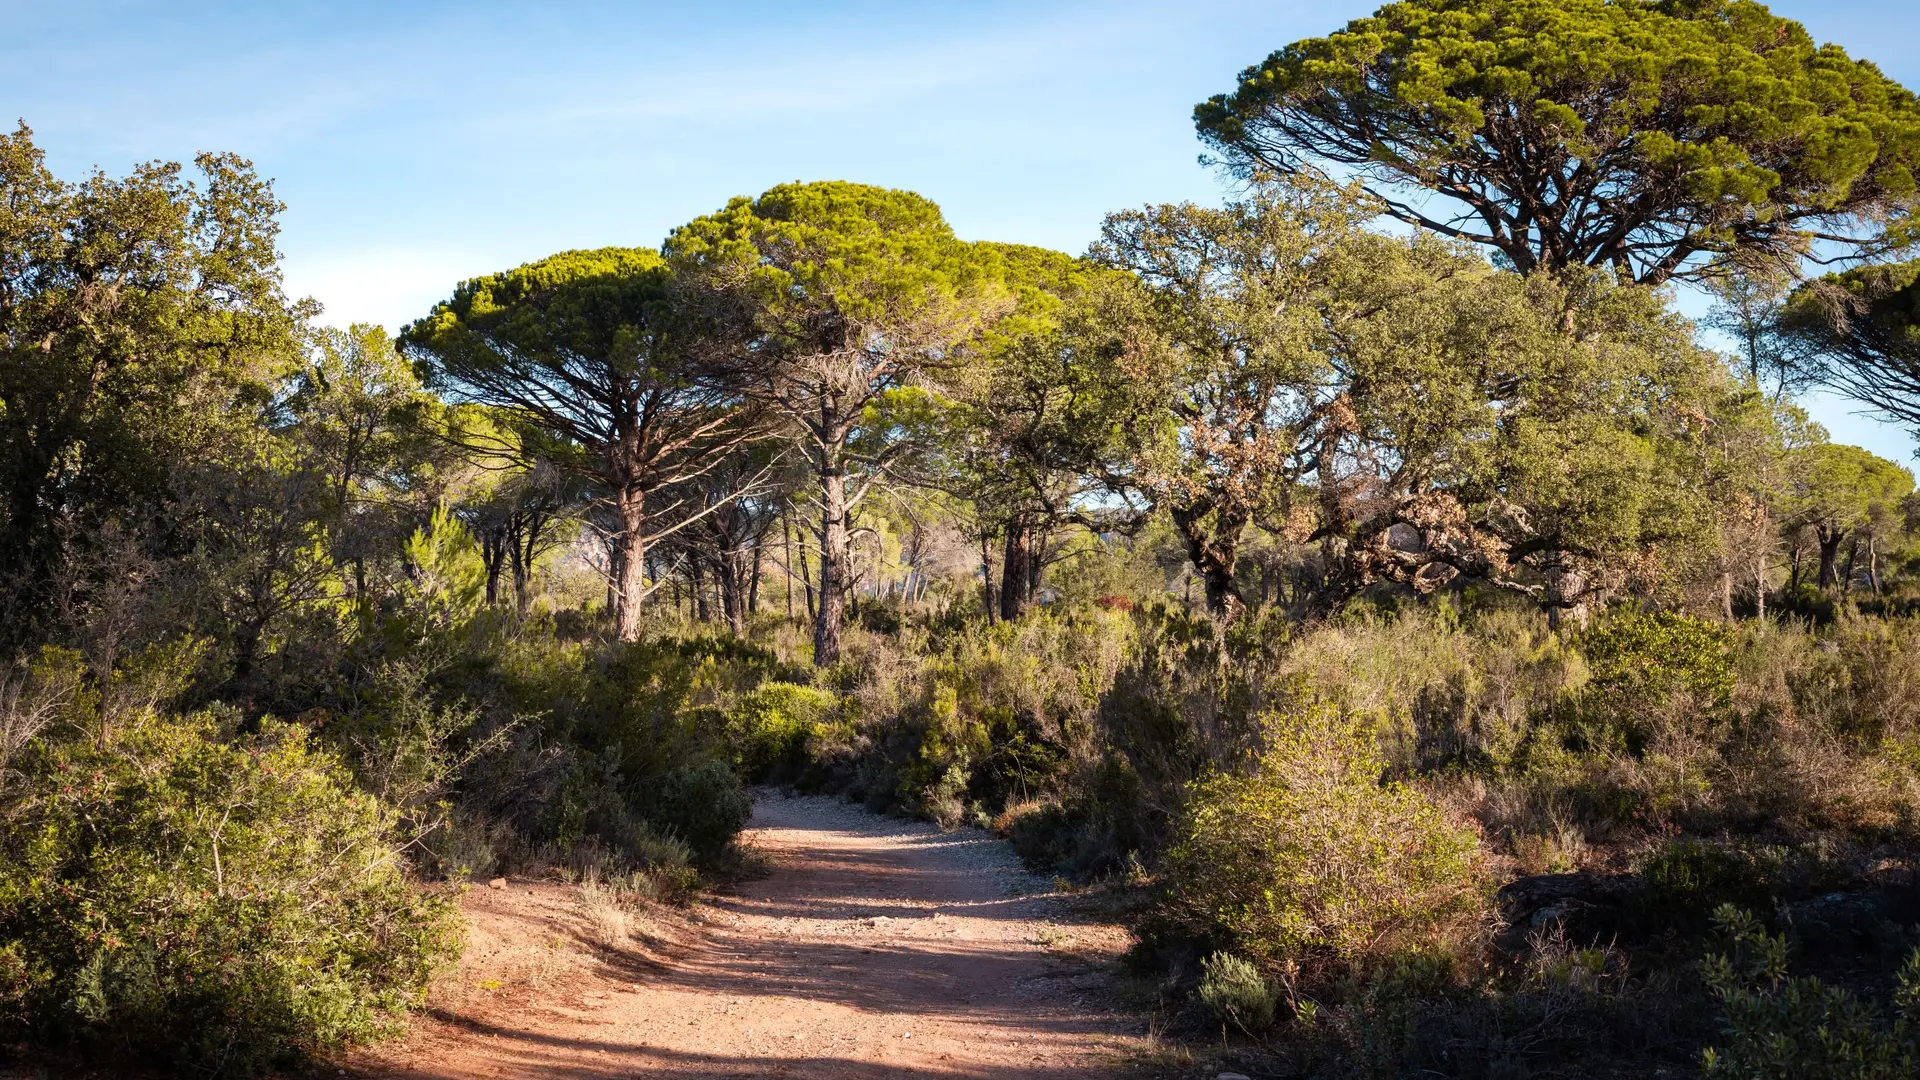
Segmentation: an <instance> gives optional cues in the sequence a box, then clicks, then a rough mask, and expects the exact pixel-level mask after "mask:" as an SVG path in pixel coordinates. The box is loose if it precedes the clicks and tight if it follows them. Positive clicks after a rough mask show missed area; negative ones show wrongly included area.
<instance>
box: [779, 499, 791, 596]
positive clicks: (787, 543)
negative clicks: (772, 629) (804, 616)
mask: <svg viewBox="0 0 1920 1080" xmlns="http://www.w3.org/2000/svg"><path fill="white" fill-rule="evenodd" d="M780 559H781V562H782V563H783V564H784V566H785V569H786V573H785V575H783V576H784V577H785V578H786V579H787V621H788V622H792V621H793V522H792V520H790V519H789V518H788V517H787V515H786V514H785V513H784V512H783V513H782V514H781V515H780Z"/></svg>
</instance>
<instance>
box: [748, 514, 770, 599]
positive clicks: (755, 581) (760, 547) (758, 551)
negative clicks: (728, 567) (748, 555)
mask: <svg viewBox="0 0 1920 1080" xmlns="http://www.w3.org/2000/svg"><path fill="white" fill-rule="evenodd" d="M766 539H767V534H766V533H765V532H762V533H761V534H760V535H759V536H756V537H754V538H753V563H752V565H751V566H749V567H748V573H747V618H749V619H751V618H753V616H754V613H755V612H757V611H759V610H760V567H761V555H762V552H763V551H764V549H765V546H766V544H765V542H766Z"/></svg>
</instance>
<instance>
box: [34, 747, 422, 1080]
mask: <svg viewBox="0 0 1920 1080" xmlns="http://www.w3.org/2000/svg"><path fill="white" fill-rule="evenodd" d="M216 724H217V721H216V718H215V717H213V716H211V715H204V714H203V715H198V716H193V717H185V718H161V717H151V716H150V717H147V718H144V719H142V720H140V721H139V722H138V723H134V724H131V725H129V726H127V727H125V728H123V729H122V730H120V731H119V732H118V733H117V734H116V735H115V737H114V738H113V739H112V740H111V741H106V742H102V741H96V740H94V739H92V738H81V739H74V740H69V741H61V742H43V743H40V744H38V745H37V746H36V749H35V752H34V753H32V754H31V755H30V757H29V760H28V761H27V762H26V763H25V764H24V766H23V770H22V771H23V772H24V774H25V777H26V787H25V791H24V792H23V793H22V795H21V796H20V797H19V798H18V799H17V800H16V801H15V802H14V803H13V804H12V805H11V806H9V807H7V808H6V809H5V811H4V816H3V817H0V867H3V868H4V873H0V957H7V958H8V959H4V960H0V972H4V973H5V974H4V976H0V978H4V980H5V985H4V986H3V987H0V1001H7V1002H9V1003H10V1007H9V1008H8V1009H7V1010H6V1013H5V1015H4V1020H5V1023H6V1024H7V1025H9V1026H12V1027H14V1028H15V1029H16V1030H18V1029H20V1028H25V1029H26V1030H28V1031H31V1032H32V1033H34V1034H35V1035H36V1036H37V1037H41V1038H64V1039H70V1040H73V1041H75V1042H78V1043H80V1044H83V1045H86V1046H89V1047H93V1048H98V1049H101V1050H105V1051H109V1052H114V1053H120V1054H126V1055H130V1056H135V1057H138V1058H140V1059H143V1060H147V1061H155V1060H165V1061H169V1062H173V1063H176V1064H179V1065H184V1066H190V1067H192V1068H194V1069H197V1070H207V1071H210V1072H215V1073H222V1074H235V1073H248V1072H252V1071H255V1070H258V1069H260V1068H263V1067H266V1066H268V1065H270V1064H274V1063H278V1062H283V1061H287V1060H290V1059H293V1058H298V1057H301V1056H306V1055H313V1054H321V1053H326V1052H330V1051H333V1050H335V1049H338V1048H339V1047H341V1046H344V1045H347V1044H349V1043H354V1042H359V1041H363V1040H366V1039H369V1038H372V1037H375V1036H379V1035H384V1034H387V1033H389V1032H391V1031H393V1030H394V1028H395V1024H396V1022H397V1021H398V1019H399V1017H400V1015H401V1014H402V1013H403V1012H404V1011H405V1010H406V1009H408V1008H410V1007H412V1006H414V1005H416V1004H418V1003H419V1002H420V1001H421V1000H422V997H423V995H424V992H425V988H426V982H427V978H428V976H429V975H430V974H431V973H432V971H433V970H434V968H435V967H437V966H438V965H439V964H441V963H442V962H444V961H446V960H448V959H450V958H451V957H453V956H454V955H456V954H457V953H458V949H459V945H458V942H459V926H460V924H459V921H458V918H457V916H456V915H455V913H454V911H453V908H452V905H451V903H450V901H449V899H448V898H446V897H443V896H439V895H435V894H431V893H424V892H419V891H417V890H415V889H414V888H413V886H411V885H410V884H409V883H408V881H407V879H406V874H405V864H404V862H403V861H402V858H401V855H400V851H399V848H398V844H399V843H400V842H401V841H400V838H399V837H397V836H396V830H395V821H394V817H393V814H392V811H391V810H389V809H388V808H386V807H385V806H383V805H382V804H381V803H380V802H379V801H378V800H377V799H375V798H373V797H372V796H369V795H366V794H364V793H361V792H358V791H356V790H355V789H354V787H353V783H352V780H351V777H350V776H349V775H348V774H347V772H346V771H345V769H343V768H342V766H341V765H340V764H339V762H338V761H337V760H336V759H334V758H333V757H332V756H331V755H329V754H327V753H325V752H324V751H320V750H317V749H315V748H313V747H312V746H311V745H310V744H309V742H308V740H307V738H306V736H305V735H304V733H303V732H301V731H300V730H299V729H298V728H294V727H289V726H285V725H272V724H270V725H267V726H265V727H263V729H262V731H261V733H260V734H259V735H257V736H254V737H252V738H249V739H244V740H237V741H228V740H227V739H224V738H222V737H221V733H220V732H219V730H218V729H217V726H216Z"/></svg>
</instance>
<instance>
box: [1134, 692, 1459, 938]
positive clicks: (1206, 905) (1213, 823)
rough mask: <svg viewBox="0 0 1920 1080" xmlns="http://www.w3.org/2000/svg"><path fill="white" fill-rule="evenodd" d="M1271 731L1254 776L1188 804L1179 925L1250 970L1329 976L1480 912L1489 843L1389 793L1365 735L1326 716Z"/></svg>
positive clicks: (1208, 782)
mask: <svg viewBox="0 0 1920 1080" xmlns="http://www.w3.org/2000/svg"><path fill="white" fill-rule="evenodd" d="M1265 720H1266V730H1267V746H1266V748H1265V750H1264V751H1262V752H1261V753H1260V754H1259V755H1258V757H1257V758H1255V759H1254V760H1253V761H1251V762H1249V763H1248V765H1249V767H1248V771H1247V772H1246V773H1245V774H1231V773H1220V774H1216V775H1214V776H1211V777H1209V778H1207V779H1205V780H1203V781H1201V782H1200V783H1199V784H1198V785H1196V787H1195V789H1194V792H1193V794H1192V797H1191V798H1190V800H1189V801H1188V803H1187V810H1186V813H1185V816H1184V818H1183V820H1182V822H1181V828H1180V836H1179V841H1178V843H1177V844H1176V845H1175V846H1174V847H1173V849H1172V851H1171V852H1170V853H1169V855H1168V866H1167V875H1168V879H1169V888H1170V897H1169V900H1170V911H1171V914H1173V916H1174V917H1175V918H1176V919H1178V920H1180V921H1182V922H1184V923H1185V924H1186V925H1187V927H1188V928H1189V929H1190V930H1191V931H1192V932H1194V933H1195V934H1196V936H1200V937H1203V938H1206V939H1209V940H1213V941H1215V942H1216V943H1217V944H1220V945H1224V946H1230V947H1231V948H1233V949H1234V950H1236V951H1239V952H1242V953H1245V954H1247V955H1249V956H1252V957H1255V958H1259V959H1263V960H1267V961H1274V962H1277V961H1292V962H1295V963H1298V964H1300V965H1302V966H1303V967H1305V968H1309V969H1311V968H1323V969H1325V968H1338V967H1344V966H1347V965H1350V964H1357V963H1358V964H1364V963H1365V962H1366V961H1368V960H1370V959H1372V958H1375V957H1379V956H1384V955H1388V954H1391V953H1393V952H1396V951H1398V950H1401V949H1405V948H1417V947H1418V946H1420V945H1422V944H1425V943H1428V942H1430V941H1431V940H1432V939H1433V938H1434V936H1435V935H1437V934H1442V933H1444V932H1445V931H1446V930H1447V928H1448V927H1450V926H1451V925H1453V924H1455V923H1456V922H1457V921H1458V920H1460V919H1462V918H1463V917H1470V916H1471V915H1472V913H1473V912H1474V911H1476V910H1477V908H1478V906H1479V903H1480V900H1481V882H1480V876H1479V865H1478V858H1479V845H1478V840H1477V838H1476V837H1475V835H1474V833H1473V832H1472V830H1470V829H1468V828H1465V827H1463V826H1460V825H1456V824H1454V823H1452V822H1451V821H1449V820H1448V819H1447V817H1446V815H1445V814H1444V813H1443V812H1442V811H1441V810H1440V808H1439V807H1438V806H1436V805H1435V804H1434V803H1433V802H1432V801H1431V800H1430V799H1428V798H1427V797H1426V796H1425V795H1423V794H1421V793H1420V792H1418V791H1416V790H1414V789H1413V788H1411V787H1408V786H1407V785H1405V784H1403V783H1398V782H1383V781H1382V779H1381V778H1382V775H1383V773H1384V772H1385V771H1386V761H1385V760H1384V758H1383V757H1382V755H1381V753H1380V751H1379V748H1378V744H1377V743H1376V741H1375V738H1374V735H1373V732H1372V731H1371V730H1370V729H1369V728H1368V727H1367V725H1366V724H1365V722H1364V721H1361V720H1359V719H1357V718H1355V717H1353V716H1351V715H1349V714H1346V713H1344V712H1341V711H1340V710H1338V709H1334V708H1330V707H1326V706H1312V707H1306V708H1301V709H1298V710H1295V711H1293V712H1291V713H1285V714H1269V715H1268V716H1267V717H1266V718H1265Z"/></svg>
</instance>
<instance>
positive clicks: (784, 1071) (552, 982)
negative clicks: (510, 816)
mask: <svg viewBox="0 0 1920 1080" xmlns="http://www.w3.org/2000/svg"><path fill="white" fill-rule="evenodd" d="M747 840H748V842H749V843H750V844H751V845H752V846H753V847H754V848H756V849H757V850H758V851H759V852H760V853H762V855H763V856H764V857H765V858H766V859H767V860H768V864H769V872H768V873H767V874H766V876H764V877H763V878H760V879H759V880H756V881H752V882H748V883H747V884H745V885H743V886H741V887H740V888H739V889H738V890H737V891H735V892H734V893H733V894H732V895H726V896H720V897H715V898H712V899H710V900H708V901H706V902H703V903H701V904H699V905H697V906H696V907H695V908H694V910H693V911H692V912H691V913H688V914H680V913H671V914H668V913H661V912H654V913H651V914H648V913H641V914H638V915H631V916H623V915H622V914H621V913H620V912H619V910H618V909H614V908H611V907H609V906H608V905H606V904H604V903H598V904H596V903H595V902H594V900H593V898H592V897H591V896H590V895H587V894H583V893H582V892H581V890H579V889H577V888H575V887H572V886H562V885H553V884H540V883H528V882H518V881H516V882H512V883H510V884H509V886H508V887H507V888H506V889H504V890H495V889H488V888H484V887H482V888H476V889H474V890H473V891H472V893H470V894H469V897H468V902H467V912H468V915H469V918H470V920H471V922H472V924H473V931H472V937H471V941H470V945H469V948H468V952H467V959H466V960H464V961H463V962H462V965H461V970H460V972H459V973H458V974H457V975H456V976H455V977H453V978H451V979H449V980H448V981H447V983H446V984H445V985H443V986H442V987H441V988H440V989H439V990H438V991H437V992H436V1007H435V1008H434V1009H433V1010H432V1011H431V1012H430V1013H429V1015H428V1016H426V1017H424V1018H423V1019H422V1020H421V1021H420V1022H418V1023H417V1024H416V1025H415V1026H414V1030H413V1031H412V1033H411V1034H410V1035H409V1036H408V1037H407V1038H406V1039H404V1040H402V1041H401V1042H399V1043H396V1044H393V1045H390V1046H387V1047H385V1048H382V1049H380V1050H379V1051H377V1052H374V1053H372V1054H368V1055H363V1056H362V1057H360V1058H358V1059H356V1060H355V1061H353V1062H351V1063H349V1065H350V1068H349V1071H350V1072H351V1073H353V1074H357V1075H359V1076H362V1077H366V1078H369V1080H400V1078H409V1080H427V1078H431V1080H456V1078H460V1080H464V1078H470V1077H471V1078H478V1077H489V1078H492V1077H529V1078H532V1077H540V1078H543V1080H545V1078H554V1080H588V1078H610V1077H649V1076H666V1077H791V1078H821V1080H826V1078H834V1080H878V1078H881V1077H927V1078H933V1077H989V1078H995V1080H1013V1078H1016V1077H1018V1078H1027V1077H1032V1078H1042V1077H1044V1078H1062V1080H1064V1078H1075V1080H1084V1078H1087V1077H1093V1076H1108V1075H1112V1074H1113V1072H1115V1071H1116V1069H1117V1068H1118V1067H1119V1065H1120V1062H1121V1061H1123V1060H1125V1059H1127V1058H1129V1057H1132V1056H1133V1055H1134V1054H1135V1053H1136V1052H1137V1051H1139V1050H1140V1049H1142V1048H1143V1047H1144V1045H1145V1043H1146V1040H1145V1038H1144V1036H1142V1035H1141V1034H1139V1033H1140V1031H1141V1025H1140V1023H1139V1022H1138V1020H1136V1019H1132V1018H1129V1017H1127V1016H1126V1015H1124V1014H1123V1013H1122V1012H1121V1011H1120V1010H1119V1009H1118V1008H1116V1007H1115V1006H1114V1004H1113V1003H1112V1001H1111V1000H1110V994H1111V986H1110V978H1111V976H1110V975H1109V974H1108V969H1109V967H1110V961H1111V960H1112V958H1113V956H1114V954H1115V953H1116V952H1117V951H1118V950H1119V949H1120V948H1121V947H1123V946H1124V944H1125V937H1124V935H1123V934H1122V933H1121V932H1120V931H1119V930H1117V929H1116V928H1114V927H1110V926H1101V925H1096V924H1091V923H1086V922H1079V921H1074V919H1073V918H1072V916H1071V915H1070V914H1069V913H1068V911H1067V910H1066V905H1065V903H1064V902H1063V901H1062V900H1061V899H1060V898H1058V897H1054V896H1048V895H1044V892H1045V890H1046V888H1047V886H1045V885H1044V884H1042V883H1040V882H1038V881H1037V880H1036V879H1033V878H1030V877H1027V876H1026V875H1023V874H1021V873H1019V872H1018V869H1017V866H1016V865H1015V864H1014V863H1013V862H1012V861H1011V857H1010V855H1009V854H1008V853H1007V851H1006V849H1005V846H1004V845H1002V844H999V843H997V842H995V841H993V840H992V839H991V838H990V837H987V836H986V835H985V834H983V833H978V832H965V833H944V834H943V833H940V832H938V831H935V830H933V829H930V828H928V827H925V826H920V825H908V824H904V823H901V822H896V821H890V820H888V819H885V818H880V817H876V816H873V815H869V814H866V813H864V812H861V811H858V810H855V809H853V808H851V807H848V806H846V805H845V804H844V803H839V802H836V801H833V800H828V799H812V798H791V799H789V798H782V797H780V796H778V795H773V796H768V797H763V798H762V799H761V800H760V801H759V802H758V803H757V804H756V809H755V814H754V819H753V823H752V825H751V827H750V832H749V834H748V836H747Z"/></svg>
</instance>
